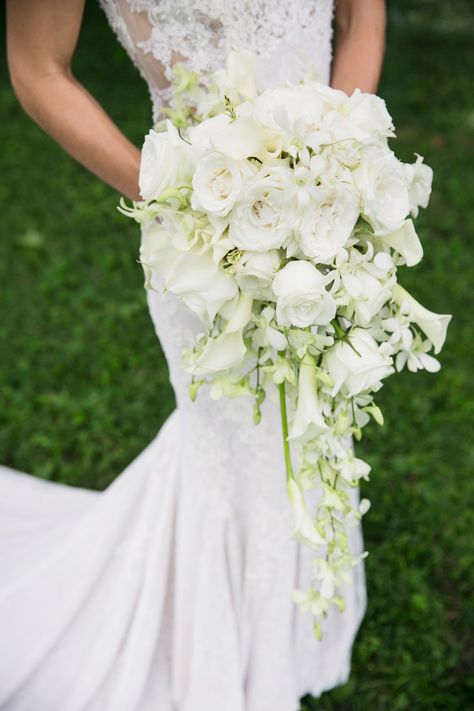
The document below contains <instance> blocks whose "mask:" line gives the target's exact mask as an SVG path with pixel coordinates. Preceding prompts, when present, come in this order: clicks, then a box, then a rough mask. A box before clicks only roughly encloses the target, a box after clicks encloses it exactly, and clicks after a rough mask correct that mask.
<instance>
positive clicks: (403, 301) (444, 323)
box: [393, 284, 452, 353]
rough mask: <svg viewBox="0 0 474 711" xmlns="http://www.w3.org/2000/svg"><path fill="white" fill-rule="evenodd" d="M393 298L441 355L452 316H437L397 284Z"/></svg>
mask: <svg viewBox="0 0 474 711" xmlns="http://www.w3.org/2000/svg"><path fill="white" fill-rule="evenodd" d="M393 298H394V300H395V303H396V304H398V306H399V307H400V310H401V312H402V313H403V314H406V315H407V316H408V317H409V318H410V320H411V321H413V322H414V323H416V324H418V326H419V327H420V328H421V330H422V331H423V333H424V334H425V335H426V336H428V338H429V339H430V341H431V343H432V344H433V346H434V352H435V353H439V352H440V350H441V348H442V347H443V343H444V341H445V339H446V331H447V329H448V325H449V322H450V321H451V318H452V315H451V314H436V313H434V312H433V311H428V309H425V307H424V306H422V305H421V304H420V303H419V302H418V301H416V299H414V298H413V296H411V294H409V293H408V291H407V290H406V289H404V288H403V286H400V284H395V286H394V289H393Z"/></svg>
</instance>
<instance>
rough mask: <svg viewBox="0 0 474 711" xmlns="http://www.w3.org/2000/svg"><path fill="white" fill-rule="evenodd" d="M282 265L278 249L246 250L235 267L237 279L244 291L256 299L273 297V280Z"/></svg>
mask: <svg viewBox="0 0 474 711" xmlns="http://www.w3.org/2000/svg"><path fill="white" fill-rule="evenodd" d="M280 265H281V257H280V254H279V252H278V250H276V249H270V250H268V252H244V254H243V256H242V258H241V259H240V261H239V262H238V263H237V265H236V268H235V280H236V282H237V284H238V285H239V287H240V288H241V289H242V291H245V292H246V293H248V294H251V295H252V296H254V297H255V298H256V299H271V298H272V296H273V292H272V282H273V277H274V276H275V273H276V272H277V271H278V269H279V268H280Z"/></svg>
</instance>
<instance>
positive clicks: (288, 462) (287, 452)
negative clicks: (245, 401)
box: [278, 381, 294, 481]
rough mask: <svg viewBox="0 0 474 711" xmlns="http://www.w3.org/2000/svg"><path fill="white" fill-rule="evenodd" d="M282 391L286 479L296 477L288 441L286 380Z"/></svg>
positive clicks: (281, 388) (281, 412)
mask: <svg viewBox="0 0 474 711" xmlns="http://www.w3.org/2000/svg"><path fill="white" fill-rule="evenodd" d="M278 389H279V391H280V414H281V428H282V433H283V448H284V451H285V468H286V480H287V481H289V480H290V479H294V475H293V466H292V464H291V453H290V443H289V442H288V415H287V411H286V393H285V381H283V382H282V383H280V385H279V386H278Z"/></svg>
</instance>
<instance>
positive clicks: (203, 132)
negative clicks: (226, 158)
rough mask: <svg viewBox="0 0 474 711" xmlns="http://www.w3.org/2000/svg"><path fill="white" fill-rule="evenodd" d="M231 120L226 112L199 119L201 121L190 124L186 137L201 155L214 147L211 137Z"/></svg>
mask: <svg viewBox="0 0 474 711" xmlns="http://www.w3.org/2000/svg"><path fill="white" fill-rule="evenodd" d="M230 122H231V118H230V116H229V115H228V114H217V116H212V117H211V118H208V119H206V120H205V121H201V123H198V124H196V125H195V126H192V127H191V128H190V129H189V130H188V139H189V140H190V141H191V144H192V146H193V148H195V149H196V150H199V151H200V152H202V154H203V155H205V154H206V152H207V151H211V150H213V149H214V144H213V142H212V141H213V139H214V137H215V136H216V135H218V134H219V133H220V132H221V131H223V130H225V128H226V127H227V126H228V125H229V123H230Z"/></svg>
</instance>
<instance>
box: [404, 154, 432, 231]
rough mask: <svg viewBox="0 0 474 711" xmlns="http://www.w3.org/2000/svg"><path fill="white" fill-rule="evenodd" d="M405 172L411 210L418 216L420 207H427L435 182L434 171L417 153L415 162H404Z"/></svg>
mask: <svg viewBox="0 0 474 711" xmlns="http://www.w3.org/2000/svg"><path fill="white" fill-rule="evenodd" d="M404 168H405V174H406V177H407V181H408V194H409V198H410V212H411V214H412V215H413V217H417V215H418V208H420V207H423V208H425V207H427V205H428V202H429V199H430V195H431V184H432V182H433V171H432V169H431V168H430V167H429V165H426V164H425V163H423V158H422V156H419V155H418V154H417V158H416V161H415V163H404Z"/></svg>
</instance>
